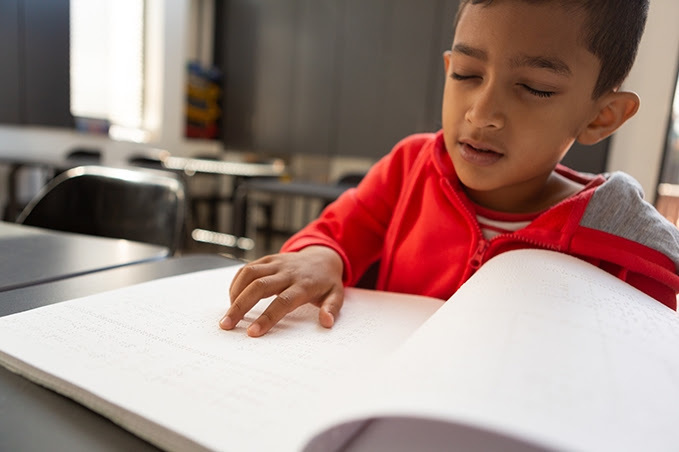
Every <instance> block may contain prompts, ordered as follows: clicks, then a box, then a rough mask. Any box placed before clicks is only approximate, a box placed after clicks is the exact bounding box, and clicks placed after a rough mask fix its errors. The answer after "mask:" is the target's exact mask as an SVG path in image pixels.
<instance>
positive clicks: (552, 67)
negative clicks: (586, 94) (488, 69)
mask: <svg viewBox="0 0 679 452" xmlns="http://www.w3.org/2000/svg"><path fill="white" fill-rule="evenodd" d="M453 52H456V53H461V54H463V55H467V56H469V57H471V58H475V59H477V60H481V61H488V53H487V52H486V51H485V50H482V49H478V48H476V47H472V46H470V45H467V44H464V43H458V44H455V45H454V46H453ZM510 65H511V67H512V68H519V67H530V68H536V69H547V70H549V71H552V72H554V73H555V74H558V75H563V76H571V75H573V72H572V71H571V68H570V67H569V66H568V64H566V63H565V62H564V61H563V60H562V59H560V58H556V57H547V56H531V55H519V56H517V57H514V58H512V59H511V60H510Z"/></svg>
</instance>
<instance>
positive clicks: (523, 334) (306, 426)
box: [0, 250, 679, 451]
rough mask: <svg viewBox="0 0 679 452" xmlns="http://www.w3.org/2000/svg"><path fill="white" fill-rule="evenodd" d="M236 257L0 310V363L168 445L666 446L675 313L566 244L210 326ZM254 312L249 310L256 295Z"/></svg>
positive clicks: (673, 409) (674, 415) (673, 405)
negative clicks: (460, 273)
mask: <svg viewBox="0 0 679 452" xmlns="http://www.w3.org/2000/svg"><path fill="white" fill-rule="evenodd" d="M235 271H236V268H225V269H218V270H211V271H205V272H199V273H194V274H188V275H183V276H178V277H172V278H167V279H163V280H158V281H152V282H149V283H145V284H140V285H137V286H131V287H128V288H125V289H121V290H116V291H112V292H107V293H103V294H99V295H95V296H91V297H86V298H82V299H77V300H71V301H67V302H63V303H59V304H55V305H50V306H45V307H42V308H38V309H34V310H31V311H26V312H23V313H19V314H14V315H11V316H6V317H3V318H0V363H1V364H2V365H4V366H5V367H7V368H9V369H11V370H12V371H14V372H17V373H19V374H22V375H24V376H26V377H27V378H29V379H31V380H33V381H35V382H37V383H39V384H41V385H44V386H47V387H49V388H51V389H53V390H55V391H57V392H60V393H62V394H65V395H66V396H68V397H71V398H72V399H74V400H76V401H78V402H80V403H82V404H83V405H85V406H88V407H90V408H91V409H93V410H94V411H97V412H99V413H101V414H103V415H104V416H107V417H109V418H110V419H111V420H113V421H114V422H116V423H118V424H120V425H121V426H123V427H124V428H126V429H128V430H130V431H132V432H134V433H135V434H137V435H139V436H140V437H143V438H145V439H147V440H148V441H150V442H152V443H154V444H156V445H158V446H160V447H162V448H165V449H170V450H199V449H213V450H235V451H244V450H277V451H296V450H309V451H314V450H319V451H331V450H354V451H362V450H365V451H368V450H390V451H394V450H396V451H398V450H451V449H459V450H484V451H485V450H503V451H508V450H509V451H512V450H517V451H518V450H522V451H527V450H544V449H555V450H578V451H589V450H592V451H595V450H616V451H621V450H654V451H659V450H677V447H678V446H679V433H678V432H677V429H676V426H677V420H678V419H679V316H677V313H676V312H674V311H672V310H670V309H668V308H667V307H665V306H664V305H662V304H661V303H658V302H656V301H655V300H653V299H651V298H649V297H647V296H646V295H644V294H642V293H641V292H639V291H637V290H635V289H634V288H632V287H631V286H628V285H627V284H625V283H623V282H621V281H619V280H617V279H616V278H614V277H612V276H610V275H608V274H607V273H605V272H603V271H600V270H599V269H597V268H595V267H592V266H590V265H589V264H586V263H584V262H582V261H579V260H577V259H575V258H572V257H569V256H565V255H561V254H557V253H553V252H549V251H538V250H521V251H513V252H510V253H505V254H502V255H500V256H498V257H496V258H494V259H493V260H491V261H490V262H488V263H487V264H486V265H484V266H483V267H482V268H481V269H480V270H479V271H478V272H477V273H476V274H475V275H474V276H473V277H472V278H471V279H470V280H469V281H468V282H467V283H466V284H465V285H464V286H463V287H462V288H461V289H460V290H459V291H458V292H457V293H456V294H455V295H454V296H453V297H452V298H451V299H450V300H449V301H448V302H446V303H443V302H442V301H440V300H434V299H430V298H424V297H415V296H408V295H399V294H392V293H384V292H375V291H365V290H359V289H349V290H347V296H346V301H345V305H344V308H343V310H342V313H341V314H340V316H339V317H338V319H337V322H336V324H335V326H334V327H333V328H332V329H330V330H326V329H324V328H322V327H320V326H319V325H318V322H317V310H316V308H313V307H311V306H307V307H303V308H300V309H298V310H297V311H295V312H294V313H293V314H292V315H290V316H288V317H287V318H286V319H285V320H284V321H283V322H282V323H281V324H280V325H278V326H277V327H275V328H274V329H273V330H272V331H271V332H270V333H269V334H268V335H266V336H264V337H262V338H258V339H252V338H249V337H247V336H246V335H245V327H246V326H247V324H248V323H249V321H251V320H252V319H253V318H254V316H255V315H256V313H252V314H250V315H248V317H247V318H246V322H243V325H239V327H238V328H237V329H236V330H235V331H229V332H227V331H222V330H220V329H219V328H218V326H217V322H218V320H219V318H220V317H221V315H223V313H224V312H225V309H226V304H227V302H228V301H227V295H226V294H227V293H228V286H229V283H230V280H231V278H232V277H233V275H234V274H235ZM260 311H261V310H260Z"/></svg>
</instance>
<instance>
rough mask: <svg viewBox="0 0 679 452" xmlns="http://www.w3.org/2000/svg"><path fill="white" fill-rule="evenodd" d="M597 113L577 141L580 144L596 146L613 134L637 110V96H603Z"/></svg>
mask: <svg viewBox="0 0 679 452" xmlns="http://www.w3.org/2000/svg"><path fill="white" fill-rule="evenodd" d="M597 104H598V105H599V107H598V108H599V113H598V114H597V116H596V117H595V118H594V120H592V121H591V122H590V123H589V124H587V127H585V130H583V131H582V132H580V135H578V137H577V140H578V142H579V143H582V144H596V143H598V142H599V141H601V140H603V139H604V138H606V137H608V136H609V135H611V134H612V133H613V132H615V131H616V130H617V129H618V127H620V126H621V125H623V124H624V123H625V121H627V120H628V119H629V118H631V117H632V116H634V114H635V113H636V112H637V110H639V96H637V95H636V94H635V93H632V92H625V91H615V92H611V93H608V94H605V95H604V96H603V97H602V98H601V99H600V100H599V101H597Z"/></svg>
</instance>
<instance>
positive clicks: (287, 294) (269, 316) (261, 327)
mask: <svg viewBox="0 0 679 452" xmlns="http://www.w3.org/2000/svg"><path fill="white" fill-rule="evenodd" d="M306 301H307V300H306V296H305V294H304V291H301V290H295V289H294V288H289V289H287V290H284V291H283V292H281V293H280V294H279V295H278V296H277V297H276V298H275V299H274V300H273V301H272V302H271V304H270V305H269V306H268V307H267V308H266V309H265V310H264V312H263V313H262V315H260V316H259V317H258V318H257V320H255V321H254V322H252V324H251V325H250V326H249V327H248V336H251V337H259V336H262V335H263V334H266V333H267V332H268V331H269V330H270V329H271V328H272V327H273V326H274V325H275V324H276V323H278V322H279V321H280V320H281V319H282V318H283V317H285V315H286V314H288V313H290V312H292V311H294V310H295V309H296V308H298V307H299V306H301V305H303V304H304V303H306Z"/></svg>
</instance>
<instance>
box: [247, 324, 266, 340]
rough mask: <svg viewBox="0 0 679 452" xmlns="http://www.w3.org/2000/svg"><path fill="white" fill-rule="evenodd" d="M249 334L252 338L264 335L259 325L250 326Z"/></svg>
mask: <svg viewBox="0 0 679 452" xmlns="http://www.w3.org/2000/svg"><path fill="white" fill-rule="evenodd" d="M247 333H248V336H250V337H259V336H261V335H262V334H264V333H263V332H262V327H261V326H260V325H259V324H257V323H253V324H252V325H250V326H249V327H248V329H247Z"/></svg>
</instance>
